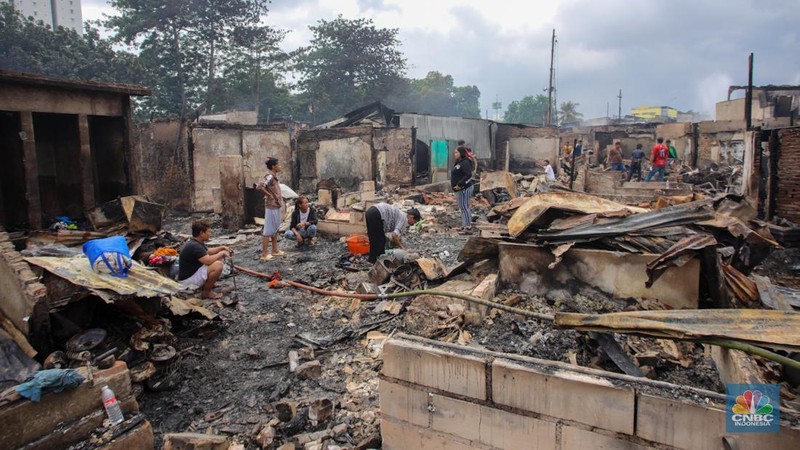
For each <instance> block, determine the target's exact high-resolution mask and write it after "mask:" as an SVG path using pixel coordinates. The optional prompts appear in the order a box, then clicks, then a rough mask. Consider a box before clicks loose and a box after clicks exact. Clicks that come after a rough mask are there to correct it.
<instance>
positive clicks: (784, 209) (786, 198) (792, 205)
mask: <svg viewBox="0 0 800 450" xmlns="http://www.w3.org/2000/svg"><path fill="white" fill-rule="evenodd" d="M778 142H779V143H778V146H779V150H778V192H777V196H776V202H775V204H776V209H775V213H776V215H777V216H778V217H782V218H784V219H788V220H791V221H792V222H794V223H798V224H800V128H788V129H784V130H780V131H779V132H778Z"/></svg>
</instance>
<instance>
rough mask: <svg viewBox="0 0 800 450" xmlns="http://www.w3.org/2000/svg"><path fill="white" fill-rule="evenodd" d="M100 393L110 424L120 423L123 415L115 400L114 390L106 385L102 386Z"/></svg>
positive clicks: (123, 418)
mask: <svg viewBox="0 0 800 450" xmlns="http://www.w3.org/2000/svg"><path fill="white" fill-rule="evenodd" d="M102 395H103V406H104V407H105V408H106V414H108V420H109V421H111V425H112V426H113V425H116V424H118V423H122V421H123V420H125V417H123V416H122V410H121V409H120V408H119V403H118V402H117V397H116V396H114V391H112V390H111V389H110V388H109V387H108V386H103V393H102Z"/></svg>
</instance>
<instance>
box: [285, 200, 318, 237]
mask: <svg viewBox="0 0 800 450" xmlns="http://www.w3.org/2000/svg"><path fill="white" fill-rule="evenodd" d="M316 236H317V212H316V211H315V210H314V208H311V207H310V206H309V205H308V197H306V196H305V195H301V196H299V197H297V200H295V202H294V212H293V213H292V221H291V223H290V224H289V229H288V230H286V234H285V235H284V237H285V238H286V239H292V240H295V241H297V246H298V247H302V246H303V244H306V245H314V239H316Z"/></svg>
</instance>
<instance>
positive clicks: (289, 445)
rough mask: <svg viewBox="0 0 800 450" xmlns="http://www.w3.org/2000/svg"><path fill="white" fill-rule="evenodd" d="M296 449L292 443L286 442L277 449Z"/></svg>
mask: <svg viewBox="0 0 800 450" xmlns="http://www.w3.org/2000/svg"><path fill="white" fill-rule="evenodd" d="M296 448H297V447H296V446H295V445H294V442H287V443H285V444H283V445H281V446H280V447H278V450H295V449H296Z"/></svg>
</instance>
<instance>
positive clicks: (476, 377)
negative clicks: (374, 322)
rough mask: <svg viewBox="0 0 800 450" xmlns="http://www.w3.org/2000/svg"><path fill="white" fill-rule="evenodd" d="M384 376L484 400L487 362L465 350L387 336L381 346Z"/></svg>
mask: <svg viewBox="0 0 800 450" xmlns="http://www.w3.org/2000/svg"><path fill="white" fill-rule="evenodd" d="M383 375H384V376H386V377H389V378H395V379H398V380H404V381H408V382H409V383H414V384H419V385H423V386H428V387H431V388H434V389H440V390H442V391H446V392H450V393H453V394H457V395H464V396H467V397H471V398H474V399H478V400H486V361H485V360H484V359H483V358H480V357H476V356H472V355H470V354H467V353H466V352H465V353H456V352H455V351H454V350H447V349H441V348H435V347H432V346H429V345H425V344H421V343H416V342H410V341H407V340H399V339H390V340H388V341H386V343H384V345H383Z"/></svg>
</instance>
